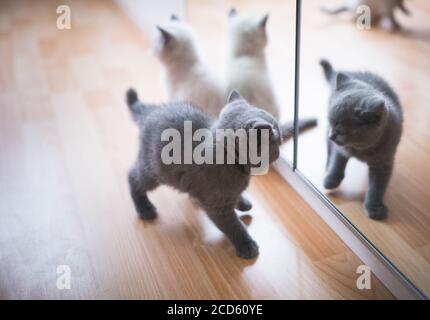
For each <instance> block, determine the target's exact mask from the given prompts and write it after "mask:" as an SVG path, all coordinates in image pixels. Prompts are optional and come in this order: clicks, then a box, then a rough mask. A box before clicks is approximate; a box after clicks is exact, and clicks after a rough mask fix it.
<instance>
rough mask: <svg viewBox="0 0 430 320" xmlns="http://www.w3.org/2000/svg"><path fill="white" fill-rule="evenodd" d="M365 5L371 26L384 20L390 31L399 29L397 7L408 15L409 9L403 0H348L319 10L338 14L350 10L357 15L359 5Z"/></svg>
mask: <svg viewBox="0 0 430 320" xmlns="http://www.w3.org/2000/svg"><path fill="white" fill-rule="evenodd" d="M361 6H367V7H369V8H370V20H371V25H372V26H378V25H381V24H382V23H383V22H384V21H385V22H387V23H388V28H389V30H391V31H396V30H399V29H401V26H400V24H399V23H398V22H397V20H396V17H395V15H394V12H395V10H396V9H397V8H398V9H400V10H401V11H402V12H403V13H404V14H406V15H410V12H409V10H408V9H407V8H406V7H405V5H404V0H349V1H348V2H347V3H346V4H343V5H340V6H339V7H335V8H327V7H322V8H321V10H322V11H323V12H325V13H328V14H338V13H341V12H350V13H353V14H354V17H357V15H358V14H361V13H360V10H359V9H360V7H361Z"/></svg>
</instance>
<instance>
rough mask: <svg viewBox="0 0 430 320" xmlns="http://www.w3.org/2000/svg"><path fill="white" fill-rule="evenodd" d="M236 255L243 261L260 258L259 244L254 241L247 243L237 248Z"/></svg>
mask: <svg viewBox="0 0 430 320" xmlns="http://www.w3.org/2000/svg"><path fill="white" fill-rule="evenodd" d="M236 255H237V256H238V257H241V258H243V259H252V258H255V257H256V256H258V244H257V242H255V241H254V240H250V241H247V242H245V243H242V244H241V245H239V246H237V247H236Z"/></svg>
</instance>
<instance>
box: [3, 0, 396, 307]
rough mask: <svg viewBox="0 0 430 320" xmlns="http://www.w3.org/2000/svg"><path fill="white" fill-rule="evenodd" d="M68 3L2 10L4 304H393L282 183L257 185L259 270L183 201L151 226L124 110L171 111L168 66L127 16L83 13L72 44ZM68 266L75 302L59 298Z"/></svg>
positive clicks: (166, 196) (167, 202)
mask: <svg viewBox="0 0 430 320" xmlns="http://www.w3.org/2000/svg"><path fill="white" fill-rule="evenodd" d="M60 3H61V2H60V1H31V4H30V1H16V0H13V1H12V0H9V1H1V2H0V12H1V13H2V16H1V19H2V23H1V24H0V47H1V49H2V50H0V54H1V58H2V63H3V64H2V68H1V69H0V106H1V116H0V153H1V158H0V298H2V299H13V298H27V299H46V298H54V299H63V298H72V299H81V298H90V299H102V298H120V299H125V298H129V299H137V298H143V299H156V298H159V299H169V298H171V299H175V298H178V299H236V298H238V299H259V298H262V299H268V298H273V299H299V298H302V299H311V298H316V299H377V298H379V299H391V298H393V296H392V295H391V294H390V293H389V292H388V291H387V289H386V288H385V287H384V286H383V285H381V283H380V282H379V281H378V279H376V278H375V277H374V278H373V279H372V280H373V281H372V290H364V291H360V290H358V289H357V288H356V286H355V282H356V278H357V274H356V273H355V271H356V268H357V266H358V265H360V264H362V262H361V261H360V260H359V259H358V258H357V257H356V256H355V255H354V254H353V253H352V252H351V251H350V250H349V249H348V248H347V247H346V246H345V244H344V243H343V242H342V241H341V240H340V239H339V238H338V237H337V236H336V235H335V234H334V232H333V231H331V229H330V228H329V227H328V226H327V225H325V224H324V222H323V221H322V220H321V219H320V218H319V217H318V216H317V215H316V214H315V213H314V212H313V211H312V210H311V208H310V207H309V206H308V205H307V204H306V203H305V202H304V201H303V200H302V199H301V198H300V196H299V195H298V194H297V193H295V192H294V191H293V189H292V188H291V187H290V186H289V185H288V184H286V183H285V182H284V181H283V180H282V179H281V178H280V177H279V176H278V175H277V174H276V173H274V172H270V173H269V174H268V175H267V176H264V177H256V178H255V179H253V181H252V183H251V186H250V189H249V192H248V193H249V197H250V198H251V200H252V201H253V203H254V209H253V210H252V211H251V213H250V216H244V217H243V218H242V219H243V220H244V221H245V222H247V223H248V224H249V231H250V233H251V234H252V235H253V236H254V237H255V239H256V240H257V241H258V243H259V244H260V248H261V254H260V256H259V257H258V259H257V260H256V261H252V262H249V261H244V260H241V259H239V258H237V257H236V256H235V254H234V250H233V247H232V246H231V244H230V243H229V242H228V241H227V239H226V238H225V237H224V236H223V235H222V233H221V232H220V231H219V230H218V229H217V228H216V227H215V226H214V225H213V224H212V223H211V222H210V221H209V219H208V218H207V217H206V216H205V215H204V213H203V212H201V210H200V209H198V208H196V207H195V206H194V205H193V204H192V203H191V202H190V201H189V199H188V198H187V197H186V196H185V195H183V194H178V193H177V192H175V191H173V190H171V189H170V188H167V187H160V188H159V189H157V190H156V191H154V192H152V193H150V194H149V197H150V198H151V200H152V201H153V202H154V203H155V204H156V205H157V207H158V210H159V213H160V216H159V218H158V219H157V220H155V221H153V222H150V223H149V222H143V221H140V220H139V219H138V218H137V215H136V213H135V210H134V208H133V204H132V202H131V199H130V196H129V193H128V185H127V179H126V175H127V171H128V169H129V168H130V166H131V164H132V163H133V161H134V158H135V156H136V152H137V129H136V127H135V125H134V124H133V122H132V120H131V119H130V116H129V114H128V110H127V108H126V106H125V103H124V97H123V96H124V92H125V90H126V89H127V88H128V87H129V86H131V85H133V86H134V87H136V88H137V90H138V91H139V92H140V93H141V96H142V97H143V98H144V99H145V100H146V101H152V102H159V101H162V100H163V94H162V91H161V86H160V83H159V81H158V75H159V73H160V67H159V64H158V63H157V62H156V60H155V59H154V58H153V57H152V56H151V54H150V52H149V51H148V42H147V40H146V37H145V36H144V35H143V34H142V33H141V32H140V31H139V30H138V29H137V28H136V27H135V26H134V25H133V24H132V23H131V22H130V21H129V19H128V18H127V17H126V16H125V15H124V14H123V13H122V12H121V11H120V10H119V9H118V8H117V7H116V5H115V4H114V3H113V2H111V1H101V0H98V1H82V0H80V1H73V2H71V7H72V15H73V16H72V17H73V18H72V19H73V24H72V29H71V30H67V31H59V30H57V29H56V28H55V19H56V15H55V8H56V6H57V5H58V4H60ZM200 3H201V2H200V1H199V5H200ZM209 4H210V3H208V5H209ZM226 5H227V4H226ZM219 18H220V19H224V16H223V15H221V14H220V15H219ZM3 19H5V20H3ZM196 27H198V26H196ZM58 265H68V266H70V268H71V272H72V274H71V276H72V278H71V290H58V289H57V288H56V280H57V276H58V275H57V273H56V268H57V266H58Z"/></svg>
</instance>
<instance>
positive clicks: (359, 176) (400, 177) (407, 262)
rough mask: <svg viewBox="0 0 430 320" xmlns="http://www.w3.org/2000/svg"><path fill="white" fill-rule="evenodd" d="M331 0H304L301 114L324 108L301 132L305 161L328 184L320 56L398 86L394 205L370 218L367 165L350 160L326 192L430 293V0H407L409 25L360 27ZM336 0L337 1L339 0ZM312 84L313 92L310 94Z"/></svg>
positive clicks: (316, 179) (317, 180)
mask: <svg viewBox="0 0 430 320" xmlns="http://www.w3.org/2000/svg"><path fill="white" fill-rule="evenodd" d="M323 2H324V4H327V5H329V4H330V3H329V2H328V1H303V3H304V8H303V29H302V31H303V33H302V56H301V70H302V72H301V95H300V101H301V104H300V114H301V116H306V115H318V117H319V119H320V120H319V126H318V128H316V129H315V130H312V131H309V132H308V133H305V134H303V135H301V136H300V138H299V169H300V170H301V171H302V172H303V173H304V174H305V176H307V177H308V178H309V179H310V180H311V181H312V183H314V184H315V185H317V186H318V187H319V188H321V190H324V188H323V186H322V181H323V178H324V170H325V169H324V166H325V161H326V142H325V137H326V128H327V120H326V118H327V102H328V95H329V90H328V86H327V84H326V81H325V79H324V76H323V72H322V69H321V67H320V66H319V64H318V61H319V60H320V59H321V58H322V57H324V58H327V59H329V60H330V61H331V62H332V63H333V65H334V67H335V68H337V69H344V70H369V71H373V72H376V73H378V74H380V75H381V76H383V77H384V78H385V79H386V80H387V81H388V82H389V83H390V84H391V85H392V86H393V87H394V89H395V90H396V92H397V93H398V95H399V97H400V100H401V102H402V106H403V110H404V118H405V121H404V131H403V137H402V139H401V142H400V144H399V148H398V152H397V155H396V160H395V168H394V173H393V176H392V179H391V182H390V184H389V187H388V190H387V193H386V197H385V199H386V204H387V205H388V207H389V209H390V212H389V216H388V219H386V220H384V221H373V220H370V219H369V218H368V217H367V216H366V215H365V212H364V205H363V199H364V195H365V192H366V190H367V187H368V179H367V167H366V165H365V164H363V163H360V162H358V161H356V160H354V159H353V160H351V161H350V162H349V163H348V167H347V170H346V178H345V180H344V181H343V183H342V184H341V186H340V188H338V189H337V190H335V191H331V192H326V193H327V195H328V197H329V198H330V199H331V200H332V201H333V203H334V204H335V205H336V206H337V207H338V208H339V209H340V210H341V211H342V212H343V213H344V214H345V216H346V217H348V218H349V219H350V221H351V222H352V223H353V224H354V225H356V226H357V227H358V229H360V231H361V232H363V233H364V235H365V236H366V237H367V238H368V239H369V240H370V241H371V242H373V243H374V244H375V245H376V247H377V248H379V249H380V250H381V251H382V253H383V254H384V255H385V256H387V257H388V259H390V260H391V261H392V262H393V263H394V264H395V265H396V266H397V267H398V268H399V269H400V270H401V271H402V272H403V273H404V274H405V275H406V276H407V277H408V278H409V279H411V280H412V282H413V283H414V284H415V285H417V286H418V287H419V288H420V289H421V290H422V291H423V292H425V293H426V295H427V296H429V295H430V260H429V259H428V253H427V252H428V250H426V248H428V246H429V244H430V189H429V185H430V166H429V164H430V145H429V143H428V142H429V141H430V129H429V127H428V119H430V109H429V106H428V95H429V93H428V88H429V81H430V59H429V56H430V23H429V17H430V2H428V1H420V0H417V1H407V6H408V8H410V10H411V16H409V17H408V16H405V15H402V14H401V13H400V12H397V16H398V17H399V21H400V23H401V24H402V25H403V26H404V28H405V30H404V31H403V32H401V33H395V34H392V33H387V32H384V31H381V30H376V29H374V30H370V31H360V30H359V29H357V28H356V27H355V24H354V23H353V22H351V20H350V19H349V18H348V16H347V15H346V16H342V15H340V16H336V17H332V16H327V15H323V14H321V12H319V9H318V8H319V6H320V5H322V3H323ZM335 2H336V1H333V4H334V3H335ZM309 92H312V94H309Z"/></svg>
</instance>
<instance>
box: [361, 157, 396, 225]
mask: <svg viewBox="0 0 430 320" xmlns="http://www.w3.org/2000/svg"><path fill="white" fill-rule="evenodd" d="M392 170H393V166H392V164H385V165H378V166H369V190H368V191H367V194H366V198H365V201H364V204H365V207H366V210H367V213H368V214H369V217H370V218H371V219H375V220H382V219H384V218H385V217H386V216H387V214H388V208H387V207H386V206H385V204H384V194H385V190H386V189H387V186H388V182H389V181H390V177H391V172H392Z"/></svg>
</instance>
